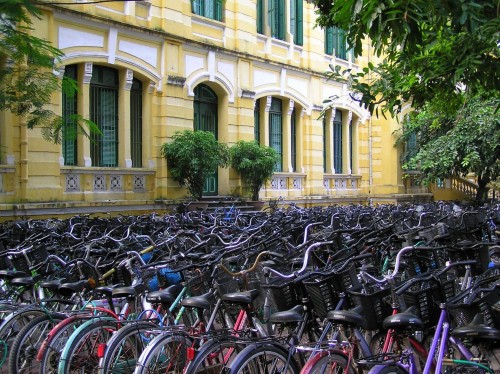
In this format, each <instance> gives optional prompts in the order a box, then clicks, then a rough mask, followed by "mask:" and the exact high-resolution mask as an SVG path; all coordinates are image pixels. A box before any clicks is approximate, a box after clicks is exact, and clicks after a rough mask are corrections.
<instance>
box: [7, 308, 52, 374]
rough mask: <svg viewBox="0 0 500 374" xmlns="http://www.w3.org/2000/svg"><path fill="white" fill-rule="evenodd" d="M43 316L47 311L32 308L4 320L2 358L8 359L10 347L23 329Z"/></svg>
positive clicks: (15, 313) (19, 311)
mask: <svg viewBox="0 0 500 374" xmlns="http://www.w3.org/2000/svg"><path fill="white" fill-rule="evenodd" d="M41 315H45V311H43V310H42V309H40V308H37V307H31V306H30V307H26V308H25V309H22V310H18V311H17V312H13V313H11V314H9V315H8V316H7V317H6V318H5V319H4V321H3V322H2V325H1V326H0V341H1V342H2V344H0V358H1V357H5V358H7V357H8V355H9V349H10V346H12V344H13V343H14V340H15V338H16V337H17V336H18V335H19V332H20V331H21V330H22V328H23V327H24V326H26V325H27V324H28V323H29V322H30V321H31V320H33V319H34V318H36V317H39V316H41ZM4 364H5V363H4ZM5 371H6V370H5Z"/></svg>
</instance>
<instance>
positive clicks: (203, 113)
mask: <svg viewBox="0 0 500 374" xmlns="http://www.w3.org/2000/svg"><path fill="white" fill-rule="evenodd" d="M193 105H194V108H193V109H194V123H193V128H194V130H195V131H199V130H202V131H210V132H212V133H213V134H214V135H215V138H217V133H218V126H217V125H218V117H217V111H218V98H217V94H216V93H215V92H214V91H213V90H212V89H211V88H210V87H208V86H206V85H204V84H199V85H198V86H196V87H195V89H194V103H193ZM217 187H218V177H217V170H214V172H213V173H212V175H210V176H209V177H208V178H207V179H206V180H205V184H204V186H203V195H210V196H212V195H217V192H218V188H217Z"/></svg>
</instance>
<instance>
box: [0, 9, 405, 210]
mask: <svg viewBox="0 0 500 374" xmlns="http://www.w3.org/2000/svg"><path fill="white" fill-rule="evenodd" d="M56 2H57V1H56ZM43 10H44V13H43V17H42V18H41V19H34V20H33V22H34V24H33V27H34V30H35V31H34V32H36V35H37V36H39V37H41V38H44V39H47V40H50V41H51V42H52V44H53V45H54V46H55V47H57V48H59V49H60V50H61V51H62V52H63V53H64V56H63V58H62V59H61V60H60V61H57V62H56V64H55V66H54V74H56V75H58V76H60V77H63V76H64V75H66V76H68V77H71V78H73V79H75V80H76V81H77V82H78V86H79V92H78V94H77V95H75V96H71V97H70V96H67V95H65V94H64V93H63V92H59V93H56V94H55V95H54V96H53V100H52V108H51V109H52V110H53V111H54V112H56V113H57V114H60V115H62V116H63V118H65V119H67V121H71V120H70V119H71V115H72V114H79V115H82V116H83V117H85V118H89V119H91V120H92V121H94V122H95V123H96V124H97V125H98V126H99V128H100V130H101V134H99V135H92V136H90V137H86V136H84V135H82V134H77V135H76V136H72V132H73V131H72V130H71V129H72V127H71V124H69V125H68V126H67V127H66V133H65V137H64V139H63V142H62V144H52V143H49V142H47V141H45V140H43V139H42V136H41V132H40V130H39V129H35V130H27V129H26V127H25V126H24V123H23V119H22V118H17V117H14V116H13V115H11V114H10V113H1V114H0V123H1V124H2V125H1V129H0V142H1V146H2V153H1V155H0V204H1V212H2V213H3V215H12V214H17V215H20V214H23V212H24V213H25V214H29V212H35V211H37V210H40V209H54V211H55V212H56V211H58V210H60V211H61V212H62V211H63V212H66V213H77V212H85V211H111V210H120V211H126V210H138V209H144V210H147V209H157V208H158V207H162V206H164V204H169V203H170V202H175V201H179V200H180V199H182V198H184V197H186V195H187V191H186V190H185V189H184V188H182V187H180V186H179V185H178V183H177V182H175V181H174V180H173V179H172V178H170V176H169V173H168V168H167V165H166V161H165V159H163V158H162V156H161V154H160V148H161V146H162V144H164V143H165V142H168V141H169V140H170V139H171V136H172V135H173V134H174V133H175V132H176V131H179V130H184V129H194V130H197V129H203V130H208V131H212V132H214V134H215V135H216V138H217V139H218V140H219V141H220V142H223V143H226V144H228V146H231V145H232V144H235V143H236V142H237V141H239V140H254V139H255V140H257V141H258V142H260V143H261V144H265V145H269V146H272V147H273V148H275V149H276V150H277V152H278V154H279V155H280V162H279V163H278V164H277V165H276V172H275V174H274V175H273V178H272V180H271V182H270V183H268V185H267V186H266V187H265V188H263V189H262V191H261V197H262V199H269V198H276V197H278V196H283V197H284V198H285V199H286V200H295V201H297V202H298V203H301V204H304V205H312V204H315V203H323V204H328V203H331V202H339V201H345V202H350V201H357V202H367V201H368V199H376V200H377V201H394V198H395V196H396V195H398V194H404V193H405V192H406V191H405V185H404V181H403V178H402V171H401V167H400V159H401V154H402V152H401V150H400V149H398V148H396V147H394V143H395V135H394V131H396V130H397V129H398V128H399V125H398V123H397V121H395V120H391V119H385V118H382V117H380V118H377V117H375V116H370V114H369V113H368V112H366V111H365V110H364V109H363V108H361V107H360V106H359V105H358V104H357V102H355V101H354V100H352V98H351V96H350V95H349V94H350V92H349V88H348V86H347V84H346V83H345V82H337V81H333V80H328V79H327V77H326V75H325V72H326V71H328V69H329V66H330V65H341V66H343V67H349V68H352V69H354V71H355V70H356V69H362V68H363V67H364V66H366V65H367V64H368V62H375V57H374V56H372V55H371V53H370V46H369V45H366V46H365V53H364V54H363V56H362V57H361V58H358V59H356V60H354V59H353V57H352V53H351V52H350V51H349V50H348V49H347V46H346V44H345V40H344V38H343V34H342V32H341V30H336V29H334V28H329V29H327V30H324V29H322V28H320V27H317V26H316V25H315V19H316V15H315V10H314V7H313V5H312V4H311V3H309V2H308V1H302V0H175V1H172V0H143V1H136V2H134V1H116V2H103V3H92V1H90V0H88V1H87V0H75V2H74V3H70V4H68V2H67V1H64V2H62V1H61V4H60V5H57V4H55V5H50V6H46V7H44V8H43ZM326 98H334V105H333V107H332V108H331V109H329V110H327V111H326V114H325V116H323V117H320V114H321V113H322V111H323V101H324V100H325V99H326ZM68 123H69V122H68ZM73 135H74V134H73ZM412 192H414V191H412ZM205 193H206V194H207V195H219V196H220V195H222V196H241V195H242V194H244V193H245V190H244V189H243V188H242V185H241V181H240V178H239V176H238V175H237V174H236V172H235V171H234V170H232V169H230V168H228V169H219V170H218V172H217V173H215V174H214V175H213V176H212V178H210V179H209V180H207V183H206V191H205Z"/></svg>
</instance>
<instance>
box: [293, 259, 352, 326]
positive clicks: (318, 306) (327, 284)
mask: <svg viewBox="0 0 500 374" xmlns="http://www.w3.org/2000/svg"><path fill="white" fill-rule="evenodd" d="M302 283H303V284H304V287H305V289H306V292H307V294H308V295H309V297H310V299H311V302H312V304H313V305H314V309H315V310H316V313H317V315H318V317H320V318H324V317H326V315H327V313H328V312H329V311H331V310H335V308H336V306H337V303H338V301H339V297H338V295H339V293H340V292H346V291H347V290H349V289H351V288H353V287H359V286H360V284H359V281H358V278H357V275H356V267H355V266H354V264H352V265H351V266H349V267H348V268H347V269H346V270H344V271H342V272H340V273H332V274H330V275H325V276H318V277H314V278H312V279H307V280H304V281H303V282H302Z"/></svg>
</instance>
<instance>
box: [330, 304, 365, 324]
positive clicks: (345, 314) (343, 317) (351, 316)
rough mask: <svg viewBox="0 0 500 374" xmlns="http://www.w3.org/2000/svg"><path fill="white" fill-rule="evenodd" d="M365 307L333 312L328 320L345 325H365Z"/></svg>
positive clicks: (359, 306)
mask: <svg viewBox="0 0 500 374" xmlns="http://www.w3.org/2000/svg"><path fill="white" fill-rule="evenodd" d="M362 313H363V307H362V306H361V305H358V306H357V307H355V308H353V309H349V310H332V311H330V312H328V314H327V315H326V318H327V319H328V321H330V322H335V323H343V324H347V325H356V326H362V325H363V315H362Z"/></svg>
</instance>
